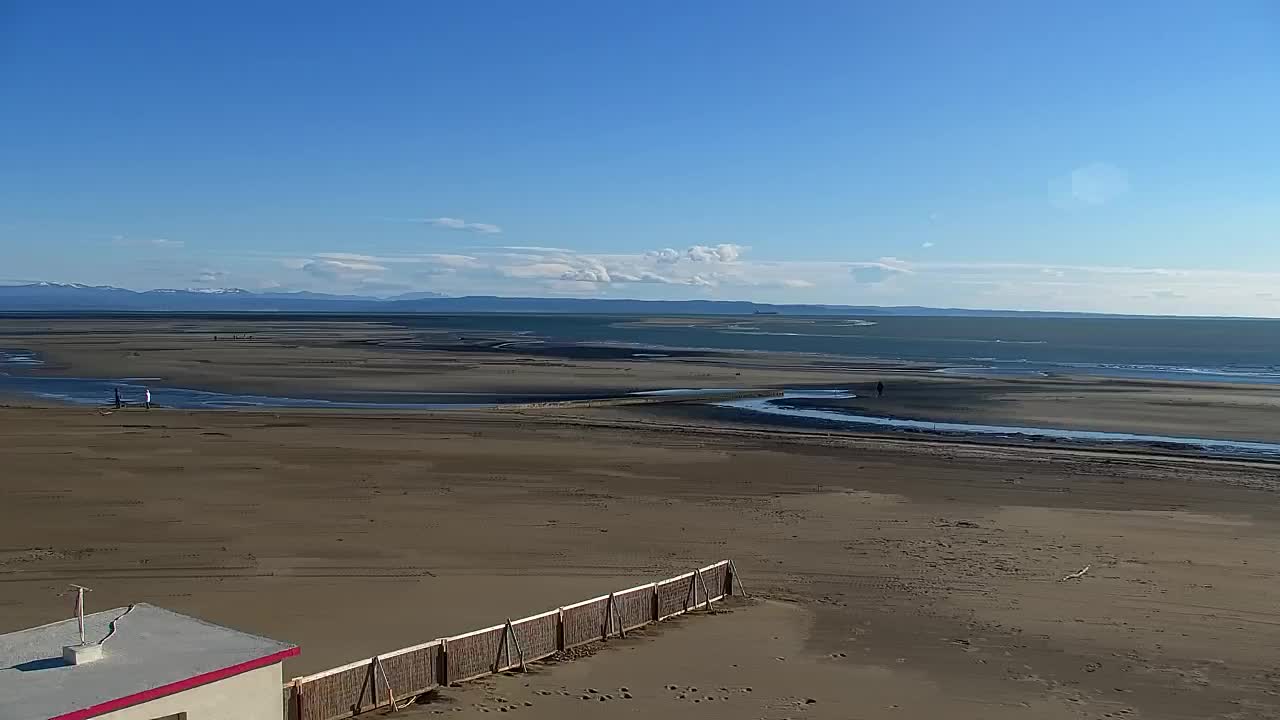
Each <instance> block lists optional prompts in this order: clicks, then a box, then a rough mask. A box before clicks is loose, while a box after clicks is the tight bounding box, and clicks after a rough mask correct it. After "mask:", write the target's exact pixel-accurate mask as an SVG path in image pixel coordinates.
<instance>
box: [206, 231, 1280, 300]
mask: <svg viewBox="0 0 1280 720" xmlns="http://www.w3.org/2000/svg"><path fill="white" fill-rule="evenodd" d="M695 247H703V248H714V246H695ZM666 250H671V249H670V248H667V249H666ZM695 254H697V253H695ZM714 255H715V257H717V258H724V257H732V258H733V261H732V262H726V261H724V260H722V259H720V260H708V259H700V260H694V259H692V258H691V257H690V255H689V253H688V251H687V250H671V251H670V252H666V251H665V250H654V251H649V252H644V251H638V252H629V253H628V252H618V253H586V252H575V251H571V250H568V249H565V248H558V247H549V246H510V247H501V248H487V249H486V248H472V249H470V250H469V251H467V252H466V253H465V254H463V253H405V254H398V255H397V254H390V255H377V254H372V253H369V254H366V253H359V252H327V253H323V254H316V255H312V256H309V257H303V258H291V257H272V256H253V258H252V262H256V263H257V264H258V267H257V270H254V269H253V267H252V266H251V265H243V264H242V265H240V266H234V265H227V264H226V263H223V262H221V261H220V263H219V270H228V271H232V273H233V277H234V278H235V279H236V280H235V281H236V283H237V284H238V285H241V286H243V287H254V286H255V283H257V285H261V284H262V283H263V282H264V281H265V280H266V279H268V278H269V279H273V280H275V279H278V280H280V281H283V284H285V285H287V286H289V287H291V288H297V289H309V290H316V291H329V292H364V291H367V290H369V289H371V288H375V287H377V288H388V289H390V288H401V289H403V290H432V291H437V292H443V293H446V294H450V295H477V294H479V295H485V294H497V295H526V296H527V295H535V296H536V295H547V294H561V295H580V296H609V297H637V298H650V299H662V298H671V299H674V298H690V297H713V298H723V299H748V300H758V301H763V302H820V303H831V304H841V303H844V304H851V305H929V306H941V307H971V308H1013V309H1034V310H1085V311H1098V312H1129V313H1148V312H1149V313H1179V314H1218V315H1263V314H1272V315H1274V314H1276V313H1277V309H1278V308H1280V305H1278V304H1277V303H1278V302H1280V300H1278V299H1277V298H1278V296H1277V291H1276V288H1277V287H1280V271H1268V272H1262V271H1257V272H1241V271H1235V272H1228V271H1215V270H1187V269H1180V268H1161V267H1140V266H1089V265H1070V264H1060V265H1059V264H1046V263H1019V262H968V263H964V262H947V261H923V260H913V261H907V260H903V259H900V258H894V257H880V258H867V259H865V260H858V261H848V260H843V259H842V260H813V261H797V260H754V259H752V258H751V257H750V254H749V253H745V254H736V255H735V254H734V253H733V252H730V253H728V254H721V253H719V252H716V253H715V254H714ZM264 262H266V263H271V264H273V265H275V266H276V267H277V273H279V272H280V270H279V268H280V267H284V268H287V269H286V270H284V271H283V272H284V273H286V274H285V275H277V274H275V273H270V272H266V273H264V272H262V269H263V267H264V266H263V263H264ZM187 272H188V273H194V272H195V271H194V270H188V271H187ZM201 272H203V271H201ZM188 276H189V275H188ZM209 279H210V280H212V279H213V278H209ZM219 284H220V283H219Z"/></svg>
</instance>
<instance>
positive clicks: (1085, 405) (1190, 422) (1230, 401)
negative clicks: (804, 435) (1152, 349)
mask: <svg viewBox="0 0 1280 720" xmlns="http://www.w3.org/2000/svg"><path fill="white" fill-rule="evenodd" d="M854 390H855V392H856V393H857V394H858V397H856V398H850V399H845V400H817V401H815V400H801V401H797V402H796V403H795V404H796V405H797V406H799V407H820V408H832V409H840V410H844V411H846V412H855V413H862V414H868V415H878V416H882V417H895V418H905V419H911V420H932V421H938V422H947V421H954V422H964V423H981V424H991V425H1017V426H1028V427H1047V428H1062V429H1070V430H1099V431H1104V432H1120V433H1125V432H1127V433H1144V434H1151V435H1174V436H1186V437H1212V438H1222V439H1233V440H1256V441H1264V442H1275V441H1277V440H1280V422H1277V419H1280V388H1276V387H1272V386H1265V385H1242V384H1237V385H1231V384H1227V383H1179V382H1172V381H1141V380H1116V379H1105V378H1096V377H1089V378H1038V379H988V378H953V377H945V376H938V375H931V376H921V375H916V376H911V377H898V378H894V379H892V380H890V382H889V384H888V386H887V392H886V393H885V395H884V397H876V393H875V388H874V383H871V384H865V383H864V384H862V385H860V386H855V388H854Z"/></svg>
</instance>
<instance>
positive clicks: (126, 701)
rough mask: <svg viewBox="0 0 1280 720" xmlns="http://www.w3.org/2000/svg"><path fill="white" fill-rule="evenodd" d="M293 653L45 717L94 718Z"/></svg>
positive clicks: (59, 719) (290, 654) (293, 651)
mask: <svg viewBox="0 0 1280 720" xmlns="http://www.w3.org/2000/svg"><path fill="white" fill-rule="evenodd" d="M297 654H298V648H296V647H295V648H289V649H288V650H281V651H280V652H278V653H272V654H271V655H267V656H265V657H260V658H256V659H254V660H249V661H246V662H242V663H239V664H237V665H232V666H230V667H224V668H219V669H217V670H212V671H210V672H207V673H203V674H201V675H196V676H194V677H189V678H185V679H183V680H178V681H177V682H171V683H169V684H168V685H161V686H160V687H157V688H151V689H150V690H143V691H142V692H137V693H134V694H132V695H125V696H124V697H122V698H116V699H115V700H108V701H106V702H103V703H98V704H97V705H92V706H90V707H87V708H84V709H82V710H73V711H72V712H69V713H66V714H63V715H57V716H55V717H52V718H49V720H86V719H87V718H93V717H97V716H99V715H104V714H106V713H109V712H113V711H115V710H123V709H124V708H127V707H133V706H134V705H141V704H142V703H144V702H151V701H152V700H159V699H160V698H162V697H168V696H169V695H174V694H176V693H180V692H182V691H184V690H190V689H192V688H198V687H200V686H201V685H208V684H209V683H212V682H217V681H219V680H226V679H227V678H229V677H234V676H236V675H240V674H241V673H247V672H249V671H250V670H257V669H258V668H263V667H266V666H268V665H274V664H276V663H278V662H282V661H284V659H285V658H288V657H293V656H294V655H297Z"/></svg>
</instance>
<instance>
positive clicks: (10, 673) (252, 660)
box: [0, 603, 298, 720]
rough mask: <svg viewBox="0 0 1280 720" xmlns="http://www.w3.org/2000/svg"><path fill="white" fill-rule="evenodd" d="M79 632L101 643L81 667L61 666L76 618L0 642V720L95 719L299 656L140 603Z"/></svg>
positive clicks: (100, 616) (291, 648) (283, 646)
mask: <svg viewBox="0 0 1280 720" xmlns="http://www.w3.org/2000/svg"><path fill="white" fill-rule="evenodd" d="M112 621H115V626H116V630H115V632H114V633H111V631H110V625H111V623H112ZM84 626H85V627H84V634H85V640H86V642H89V643H95V642H100V641H101V642H102V650H103V652H102V659H100V660H96V661H94V662H90V663H86V664H83V665H68V664H66V663H65V662H63V660H62V648H63V646H65V645H76V644H78V643H79V642H80V633H79V631H78V630H77V629H76V620H75V618H71V619H70V620H61V621H59V622H55V623H51V624H49V625H42V626H41V627H35V628H31V629H29V630H19V631H18V632H13V633H9V634H7V635H0V698H3V699H4V700H3V701H2V702H0V720H35V719H36V718H57V719H59V720H80V719H81V718H91V717H96V716H98V715H102V714H104V713H108V712H112V711H114V710H119V709H120V708H124V707H129V706H131V705H137V704H139V703H143V702H147V701H149V700H154V699H156V698H160V697H164V696H166V695H172V694H174V693H177V692H182V691H183V690H188V689H190V688H193V687H198V686H200V685H205V684H208V683H210V682H215V681H217V680H221V679H223V678H227V677H231V676H233V675H239V674H240V673H243V672H247V671H249V670H253V669H255V668H259V667H264V666H267V665H271V664H273V663H278V662H280V661H281V660H283V659H284V658H286V657H289V656H291V655H297V654H298V648H297V646H295V645H291V644H289V643H283V642H278V641H276V640H270V639H267V638H264V637H258V636H257V635H250V634H248V633H242V632H240V631H238V630H232V629H230V628H225V627H222V626H220V625H214V624H213V623H208V622H205V621H203V620H200V619H197V618H193V617H190V616H187V615H181V614H179V613H176V612H172V611H170V610H165V609H164V608H159V607H156V606H154V605H148V604H146V603H139V604H137V605H132V606H130V607H128V608H115V609H114V610H104V611H102V612H97V613H93V614H91V615H86V616H85V618H84ZM109 633H110V637H108V634H109ZM104 639H105V640H104Z"/></svg>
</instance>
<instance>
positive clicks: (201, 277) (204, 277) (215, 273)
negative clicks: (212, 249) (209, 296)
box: [192, 270, 227, 285]
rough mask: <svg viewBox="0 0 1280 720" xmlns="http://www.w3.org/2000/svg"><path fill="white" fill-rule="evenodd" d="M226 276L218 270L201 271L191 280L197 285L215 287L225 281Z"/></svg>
mask: <svg viewBox="0 0 1280 720" xmlns="http://www.w3.org/2000/svg"><path fill="white" fill-rule="evenodd" d="M226 277H227V274H226V273H224V272H222V271H219V270H201V271H200V274H198V275H196V277H195V279H194V280H192V282H194V283H195V284H197V285H216V284H218V283H220V282H222V281H223V280H225V279H226Z"/></svg>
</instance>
